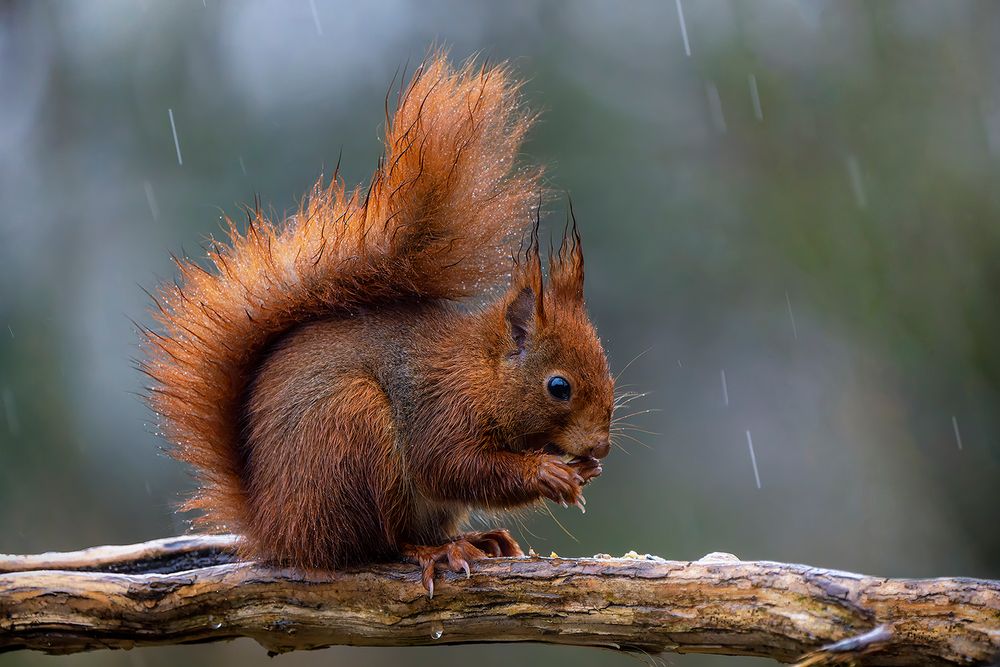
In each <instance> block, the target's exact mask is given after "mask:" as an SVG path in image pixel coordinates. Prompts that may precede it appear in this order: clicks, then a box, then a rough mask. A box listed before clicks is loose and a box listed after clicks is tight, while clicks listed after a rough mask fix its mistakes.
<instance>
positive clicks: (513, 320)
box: [506, 287, 535, 354]
mask: <svg viewBox="0 0 1000 667" xmlns="http://www.w3.org/2000/svg"><path fill="white" fill-rule="evenodd" d="M506 318H507V324H508V325H509V326H510V336H511V338H513V339H514V345H516V346H517V353H518V354H520V353H521V352H524V348H525V346H526V345H527V343H528V337H529V336H530V335H531V334H532V333H533V332H534V329H535V293H534V292H533V291H532V290H531V288H530V287H524V288H522V289H521V290H520V291H519V292H518V293H517V294H516V295H515V296H514V298H513V299H512V300H511V302H510V303H509V304H507V312H506Z"/></svg>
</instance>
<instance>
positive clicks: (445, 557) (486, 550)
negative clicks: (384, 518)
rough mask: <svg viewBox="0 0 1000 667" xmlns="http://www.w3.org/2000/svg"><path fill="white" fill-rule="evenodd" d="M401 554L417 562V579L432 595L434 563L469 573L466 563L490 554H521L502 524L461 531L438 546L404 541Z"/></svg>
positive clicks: (489, 556)
mask: <svg viewBox="0 0 1000 667" xmlns="http://www.w3.org/2000/svg"><path fill="white" fill-rule="evenodd" d="M402 553H403V557H404V558H405V559H406V560H409V561H411V562H413V563H416V564H417V565H419V566H420V581H421V582H422V583H423V585H424V588H426V589H427V594H428V595H429V596H430V597H432V598H433V597H434V567H435V566H436V565H437V564H438V563H440V564H442V565H445V566H446V567H447V568H448V569H449V570H451V571H452V572H465V576H466V578H468V577H469V576H470V574H471V570H470V566H469V563H470V562H472V561H477V560H481V559H484V558H491V557H497V558H499V557H504V556H506V557H515V558H516V557H520V556H523V555H524V552H523V551H521V547H520V545H518V543H517V541H516V540H515V539H514V538H513V537H511V534H510V533H509V532H507V531H506V530H504V529H502V528H498V529H496V530H489V531H484V532H474V533H464V534H462V535H459V536H458V537H455V538H453V539H451V540H449V541H448V542H445V543H444V544H442V545H439V546H418V545H413V544H408V545H405V546H404V547H403V549H402Z"/></svg>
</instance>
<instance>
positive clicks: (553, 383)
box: [546, 375, 570, 401]
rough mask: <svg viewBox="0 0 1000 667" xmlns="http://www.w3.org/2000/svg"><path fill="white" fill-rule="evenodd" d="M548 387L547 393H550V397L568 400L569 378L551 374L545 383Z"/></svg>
mask: <svg viewBox="0 0 1000 667" xmlns="http://www.w3.org/2000/svg"><path fill="white" fill-rule="evenodd" d="M546 386H547V387H548V389H549V393H550V394H552V398H555V399H557V400H560V401H568V400H569V394H570V386H569V380H567V379H566V378H564V377H562V376H561V375H553V376H552V377H550V378H549V382H548V384H547V385H546Z"/></svg>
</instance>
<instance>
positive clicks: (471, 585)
mask: <svg viewBox="0 0 1000 667" xmlns="http://www.w3.org/2000/svg"><path fill="white" fill-rule="evenodd" d="M234 540H235V538H234V537H232V536H190V537H180V538H172V539H167V540H157V541H154V542H149V543H146V544H140V545H134V546H129V547H97V548H95V549H89V550H85V551H81V552H74V553H66V554H40V555H36V556H2V555H0V651H11V650H18V649H34V650H39V651H45V652H47V653H71V652H75V651H86V650H92V649H99V648H132V647H134V646H153V645H163V644H180V643H190V642H205V641H219V640H227V639H233V638H236V637H252V638H253V639H255V640H257V641H258V642H259V643H260V644H262V645H263V646H264V647H266V648H267V649H268V650H270V651H274V652H283V651H291V650H296V649H310V648H318V647H323V646H331V645H335V644H349V645H361V646H415V645H432V644H457V643H464V642H500V641H504V642H509V641H538V642H548V643H556V644H576V645H586V646H602V647H608V648H613V649H620V650H634V651H643V652H647V653H658V652H662V651H676V652H701V653H719V654H729V655H756V656H765V657H770V658H774V659H776V660H780V661H783V662H794V661H796V660H800V659H802V657H803V656H804V654H807V653H809V652H811V651H816V650H817V649H819V648H820V647H823V646H824V645H830V644H832V643H834V642H838V641H839V642H841V643H840V644H836V645H833V646H827V647H826V649H825V650H823V651H821V652H820V653H814V654H812V655H811V656H809V657H807V658H806V660H807V661H808V664H810V665H815V664H826V663H831V664H832V662H834V661H837V660H845V659H847V658H850V659H852V660H855V661H856V664H865V665H918V664H919V665H944V664H963V665H972V664H982V665H986V664H991V663H993V662H995V661H998V660H1000V582H998V581H989V580H981V579H963V578H954V579H884V578H879V577H868V576H862V575H857V574H851V573H846V572H838V571H832V570H825V569H820V568H815V567H809V566H805V565H793V564H786V563H774V562H766V561H755V562H742V561H739V560H737V559H735V558H734V557H731V556H727V555H725V554H722V555H717V554H711V555H709V556H707V557H705V558H703V559H701V560H699V561H693V562H681V561H664V560H660V559H651V558H603V557H602V558H581V559H569V558H523V559H496V560H493V561H490V562H483V563H479V564H478V566H477V567H476V568H475V570H474V572H473V575H472V577H471V578H470V579H466V578H465V576H464V574H463V575H454V574H451V573H447V574H444V573H442V574H440V575H439V577H440V579H439V585H438V587H437V588H436V590H435V596H434V599H433V600H430V599H428V598H427V595H426V592H425V591H424V590H423V588H422V587H421V585H420V580H419V576H418V573H417V568H416V567H415V566H411V565H404V564H384V565H374V566H370V567H367V568H364V569H356V570H350V571H343V572H335V573H324V574H320V573H313V574H303V573H300V572H296V571H291V570H283V569H272V568H266V567H261V566H259V565H256V564H253V563H238V562H235V560H234V559H233V557H232V556H231V555H230V553H229V548H230V547H231V546H232V544H233V543H234ZM865 633H867V634H865ZM843 640H847V641H843ZM803 664H806V663H805V662H804V663H803Z"/></svg>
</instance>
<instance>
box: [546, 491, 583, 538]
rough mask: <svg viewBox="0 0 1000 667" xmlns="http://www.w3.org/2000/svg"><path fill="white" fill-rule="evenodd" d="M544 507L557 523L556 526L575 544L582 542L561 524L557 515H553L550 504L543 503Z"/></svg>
mask: <svg viewBox="0 0 1000 667" xmlns="http://www.w3.org/2000/svg"><path fill="white" fill-rule="evenodd" d="M542 507H544V508H545V511H546V512H548V513H549V516H550V517H552V520H553V521H555V522H556V525H557V526H559V528H561V529H562V532H564V533H566V534H567V535H569V537H570V539H572V540H573V541H574V542H579V541H580V540H578V539H577V538H576V535H574V534H573V533H571V532H569V531H568V530H566V526H564V525H562V524H561V523H560V522H559V519H557V518H556V515H555V514H553V513H552V509H551V508H550V507H549V505H548V503H545V502H544V501H543V504H542Z"/></svg>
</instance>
